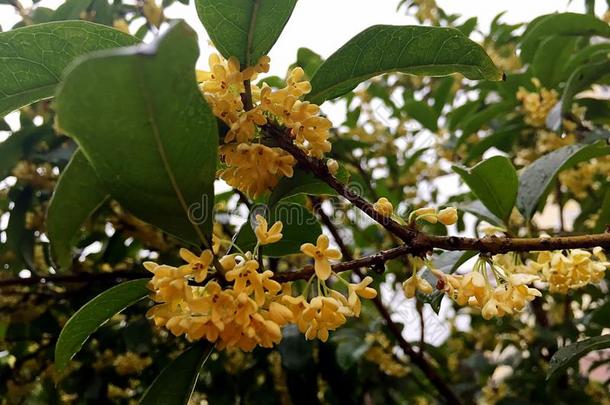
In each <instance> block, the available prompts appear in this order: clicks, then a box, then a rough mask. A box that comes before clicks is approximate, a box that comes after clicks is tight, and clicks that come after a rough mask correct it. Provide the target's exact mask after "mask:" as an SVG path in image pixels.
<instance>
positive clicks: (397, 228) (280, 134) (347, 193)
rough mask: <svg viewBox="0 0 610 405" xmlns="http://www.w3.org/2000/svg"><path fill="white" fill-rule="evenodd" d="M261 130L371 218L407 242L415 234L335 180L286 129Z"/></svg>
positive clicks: (272, 127)
mask: <svg viewBox="0 0 610 405" xmlns="http://www.w3.org/2000/svg"><path fill="white" fill-rule="evenodd" d="M263 130H264V131H265V132H266V133H267V134H269V135H270V136H271V137H272V138H273V140H274V141H276V142H277V144H278V146H279V147H280V148H282V149H284V150H285V151H286V152H288V153H290V154H291V155H293V156H294V158H295V159H296V160H297V162H298V163H299V165H300V166H302V167H303V168H305V169H306V170H307V171H309V172H311V173H313V174H314V175H315V176H316V177H318V178H319V179H320V180H323V181H324V182H325V183H326V184H328V185H329V186H330V187H332V188H333V189H334V190H335V191H336V192H337V193H339V194H340V195H342V196H343V197H345V198H346V199H347V200H348V201H349V202H351V203H352V204H354V205H355V206H356V207H358V208H359V209H360V210H361V211H362V212H364V213H365V214H367V215H368V216H369V217H371V218H372V219H373V220H375V221H376V222H378V223H379V224H381V225H382V226H383V227H384V228H386V229H387V230H388V231H390V232H391V233H393V234H394V235H396V236H398V237H399V238H400V239H402V240H403V241H404V242H405V243H409V242H410V241H411V240H412V239H413V238H414V237H415V236H416V235H417V232H416V231H415V230H414V229H411V228H408V227H406V226H403V225H401V224H399V223H398V222H396V221H394V220H393V219H391V218H389V217H386V216H385V215H381V214H380V213H378V212H377V211H375V209H374V208H373V204H371V203H369V202H368V201H366V200H365V199H364V198H362V196H360V195H359V194H357V193H355V192H354V191H353V190H350V189H349V188H348V187H347V186H346V185H345V184H343V183H342V182H340V181H339V180H337V179H336V178H335V177H334V176H333V175H332V174H331V173H330V172H329V171H328V167H327V166H326V164H325V163H324V162H323V161H322V160H320V159H315V158H312V157H310V156H308V155H307V154H306V153H305V152H303V151H302V150H301V149H300V148H299V147H298V146H296V145H295V144H294V143H293V142H292V136H291V135H290V133H289V132H287V130H286V129H283V128H280V127H278V126H276V125H265V126H264V127H263Z"/></svg>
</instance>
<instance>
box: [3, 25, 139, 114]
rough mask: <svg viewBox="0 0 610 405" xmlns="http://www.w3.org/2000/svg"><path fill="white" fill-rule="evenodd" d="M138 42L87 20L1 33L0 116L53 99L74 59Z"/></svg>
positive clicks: (33, 26)
mask: <svg viewBox="0 0 610 405" xmlns="http://www.w3.org/2000/svg"><path fill="white" fill-rule="evenodd" d="M137 42H138V40H137V39H136V38H134V37H132V36H130V35H127V34H125V33H123V32H121V31H118V30H115V29H113V28H109V27H105V26H103V25H98V24H93V23H90V22H86V21H66V22H51V23H46V24H39V25H32V26H29V27H24V28H18V29H16V30H12V31H8V32H3V33H0V59H2V64H1V65H0V117H2V116H5V115H6V114H8V113H10V112H11V111H13V110H16V109H17V108H20V107H23V106H26V105H28V104H31V103H34V102H36V101H40V100H43V99H46V98H49V97H52V96H53V93H54V92H55V87H56V86H57V84H58V83H59V81H60V77H61V74H62V72H63V70H64V69H65V68H66V67H67V66H68V65H69V64H70V63H71V62H72V61H73V60H75V59H76V58H77V57H79V56H81V55H84V54H86V53H88V52H92V51H95V50H99V49H108V48H118V47H121V46H127V45H133V44H135V43H137Z"/></svg>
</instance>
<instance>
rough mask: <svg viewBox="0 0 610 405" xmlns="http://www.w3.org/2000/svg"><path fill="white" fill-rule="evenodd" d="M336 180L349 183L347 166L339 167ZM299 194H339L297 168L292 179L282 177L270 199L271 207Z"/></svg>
mask: <svg viewBox="0 0 610 405" xmlns="http://www.w3.org/2000/svg"><path fill="white" fill-rule="evenodd" d="M336 178H337V179H338V180H339V181H341V182H342V183H346V182H347V180H348V179H349V172H348V171H347V169H346V168H345V166H343V165H339V171H338V172H337V176H336ZM299 194H310V195H337V192H336V191H335V190H334V189H333V188H332V187H330V186H329V185H328V184H326V183H325V182H323V181H322V180H320V179H318V178H317V177H315V176H314V175H313V174H311V173H309V172H307V171H305V170H301V169H298V168H296V169H294V175H293V176H292V177H282V179H281V180H280V181H279V182H278V184H277V186H276V187H275V188H274V189H273V192H272V193H271V196H270V197H269V205H271V206H273V205H275V204H277V203H278V202H279V201H281V200H283V199H286V198H290V197H294V196H296V195H299Z"/></svg>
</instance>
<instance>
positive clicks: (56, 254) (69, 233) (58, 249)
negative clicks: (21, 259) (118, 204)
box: [47, 151, 108, 269]
mask: <svg viewBox="0 0 610 405" xmlns="http://www.w3.org/2000/svg"><path fill="white" fill-rule="evenodd" d="M107 198H108V193H107V192H106V190H105V188H104V185H103V184H102V182H101V181H100V180H99V179H98V177H97V174H96V173H95V171H94V170H93V168H92V167H91V164H90V163H89V162H88V161H87V158H86V157H85V155H84V154H83V153H82V152H81V151H77V152H76V153H75V154H74V156H73V157H72V160H70V163H69V164H68V166H66V168H65V169H64V170H63V172H62V174H61V176H60V177H59V181H58V182H57V186H56V187H55V191H54V192H53V197H51V201H50V202H49V208H48V211H47V236H48V237H49V242H50V246H51V255H52V257H53V260H54V261H55V263H56V265H57V266H58V267H59V268H60V269H66V268H69V267H70V264H71V263H72V246H73V241H74V238H75V236H76V235H77V233H78V230H79V228H80V227H81V226H82V224H83V223H84V222H85V220H86V219H87V218H89V215H91V214H92V213H93V212H94V211H95V210H96V209H97V208H98V207H99V206H100V205H101V204H102V203H103V202H104V201H106V199H107Z"/></svg>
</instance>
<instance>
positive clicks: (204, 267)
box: [180, 248, 214, 283]
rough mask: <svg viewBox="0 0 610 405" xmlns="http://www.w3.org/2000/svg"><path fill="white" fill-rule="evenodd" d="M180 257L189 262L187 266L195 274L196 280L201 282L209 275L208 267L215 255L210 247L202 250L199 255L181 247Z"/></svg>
mask: <svg viewBox="0 0 610 405" xmlns="http://www.w3.org/2000/svg"><path fill="white" fill-rule="evenodd" d="M180 257H181V258H182V260H184V261H185V262H187V263H188V264H187V265H185V266H184V267H185V268H188V269H189V270H190V271H191V273H192V274H193V276H194V278H195V281H197V282H198V283H201V282H202V281H203V280H205V278H206V277H207V276H208V269H209V268H210V265H211V264H212V259H213V258H214V255H213V254H212V252H211V251H210V250H208V249H206V250H204V251H203V252H201V255H199V256H197V255H196V254H194V253H193V252H191V251H190V250H188V249H184V248H182V249H180Z"/></svg>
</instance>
